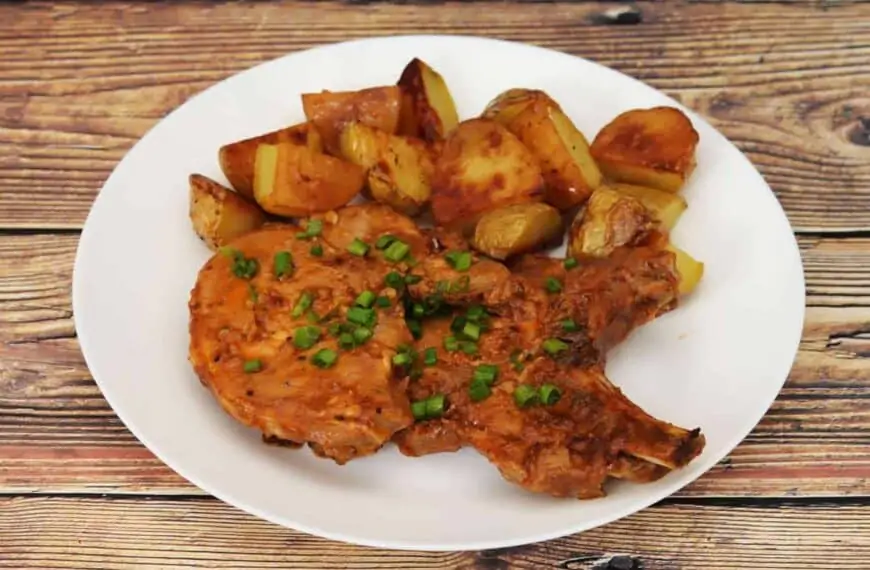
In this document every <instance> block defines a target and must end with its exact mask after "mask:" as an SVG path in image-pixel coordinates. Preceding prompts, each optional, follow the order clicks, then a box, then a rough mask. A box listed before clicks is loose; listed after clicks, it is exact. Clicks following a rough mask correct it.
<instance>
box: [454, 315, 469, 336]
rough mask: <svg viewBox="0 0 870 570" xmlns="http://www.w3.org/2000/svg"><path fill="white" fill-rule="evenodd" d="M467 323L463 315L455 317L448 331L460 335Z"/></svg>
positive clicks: (466, 318)
mask: <svg viewBox="0 0 870 570" xmlns="http://www.w3.org/2000/svg"><path fill="white" fill-rule="evenodd" d="M467 322H468V317H466V316H465V315H456V316H455V317H453V320H452V321H451V322H450V330H452V331H453V332H455V333H461V332H462V329H463V328H464V327H465V324H466V323H467Z"/></svg>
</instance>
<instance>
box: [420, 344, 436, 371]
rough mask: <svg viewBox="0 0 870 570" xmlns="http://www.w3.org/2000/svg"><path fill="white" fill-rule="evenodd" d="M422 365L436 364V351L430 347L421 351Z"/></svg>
mask: <svg viewBox="0 0 870 570" xmlns="http://www.w3.org/2000/svg"><path fill="white" fill-rule="evenodd" d="M423 364H425V365H426V366H435V365H436V364H438V350H437V349H436V348H435V347H434V346H432V347H429V348H427V349H426V350H424V351H423Z"/></svg>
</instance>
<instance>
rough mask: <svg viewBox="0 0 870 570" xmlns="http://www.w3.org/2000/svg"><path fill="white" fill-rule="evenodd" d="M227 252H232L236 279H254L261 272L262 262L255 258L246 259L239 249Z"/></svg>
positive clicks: (233, 270)
mask: <svg viewBox="0 0 870 570" xmlns="http://www.w3.org/2000/svg"><path fill="white" fill-rule="evenodd" d="M227 251H230V252H231V254H232V256H233V265H232V272H233V275H235V276H236V277H238V278H240V279H253V278H254V276H255V275H257V273H258V272H259V271H260V262H259V261H257V260H256V259H254V258H253V257H245V255H244V254H243V253H242V252H241V251H239V250H237V249H234V250H227Z"/></svg>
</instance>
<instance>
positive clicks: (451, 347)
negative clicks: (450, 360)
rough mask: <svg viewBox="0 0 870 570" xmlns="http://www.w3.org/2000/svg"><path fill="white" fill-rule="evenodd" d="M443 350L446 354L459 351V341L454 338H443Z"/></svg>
mask: <svg viewBox="0 0 870 570" xmlns="http://www.w3.org/2000/svg"><path fill="white" fill-rule="evenodd" d="M444 350H446V351H447V352H456V351H457V350H459V341H458V340H457V339H456V337H455V336H446V337H444Z"/></svg>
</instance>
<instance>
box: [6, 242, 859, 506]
mask: <svg viewBox="0 0 870 570" xmlns="http://www.w3.org/2000/svg"><path fill="white" fill-rule="evenodd" d="M76 241H77V236H75V235H39V234H37V235H20V236H2V237H0V490H6V491H17V492H23V491H40V492H51V491H59V492H125V493H126V492H131V493H140V492H144V493H152V492H161V493H162V492H166V493H197V492H198V491H196V490H195V489H194V488H193V487H191V486H190V485H188V484H187V483H186V482H184V481H183V480H182V479H181V478H180V477H178V476H177V475H175V474H174V473H173V472H172V471H171V470H170V469H169V468H167V467H165V466H164V465H163V464H162V463H161V462H160V461H158V460H157V459H155V458H154V457H153V456H152V455H151V454H150V453H149V452H148V451H147V450H145V449H144V448H143V447H142V446H141V445H140V444H139V443H138V442H137V441H136V440H135V438H133V436H132V435H131V434H130V433H129V432H128V431H127V430H126V429H125V428H124V426H123V424H122V423H121V422H120V420H118V418H117V417H116V416H115V415H114V414H113V413H112V411H111V409H110V408H109V407H108V405H107V404H106V402H105V400H103V398H102V396H101V395H100V392H99V390H98V389H97V387H96V386H95V385H94V384H93V381H92V380H91V377H90V374H89V373H88V371H87V368H86V366H85V364H84V361H83V359H82V356H81V353H80V352H79V348H78V343H77V341H76V340H75V338H74V328H73V324H72V319H71V311H70V298H69V288H70V278H71V272H72V262H73V257H74V253H75V246H76ZM800 243H801V249H802V253H803V258H804V265H805V267H806V268H807V269H806V271H807V281H808V284H809V298H808V304H809V305H810V307H809V309H808V313H807V325H806V330H805V333H804V339H803V342H802V344H801V351H800V354H799V355H798V358H797V361H796V364H795V367H794V369H793V370H792V373H791V376H790V379H789V382H788V384H787V386H786V387H785V389H784V390H783V392H782V394H781V395H780V398H779V399H778V400H777V401H776V403H775V404H774V405H773V407H772V408H771V410H770V411H769V413H768V414H767V416H766V417H765V418H764V420H763V421H762V422H761V423H760V424H759V425H758V427H757V428H756V429H755V430H754V431H753V433H752V434H751V435H750V436H749V437H748V438H747V440H746V441H745V442H744V443H743V444H742V445H741V446H740V447H738V448H737V450H735V451H734V453H733V454H732V455H731V457H730V458H729V459H728V460H727V461H726V462H724V463H722V464H721V465H719V466H717V467H716V468H715V469H713V470H712V471H711V472H710V473H709V474H708V475H706V476H705V477H703V478H702V479H700V480H699V481H697V482H696V483H695V484H693V485H692V486H690V487H689V488H687V489H686V490H684V491H683V492H682V494H683V495H684V496H714V495H726V496H747V495H757V496H775V495H781V494H790V495H804V496H810V495H826V496H834V495H862V494H867V493H868V492H870V455H868V453H867V449H868V446H870V407H868V401H870V338H868V336H867V334H868V327H870V295H868V293H867V291H870V271H868V269H867V268H868V267H870V263H868V262H870V239H850V240H833V239H815V238H812V239H803V238H802V239H801V241H800Z"/></svg>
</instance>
